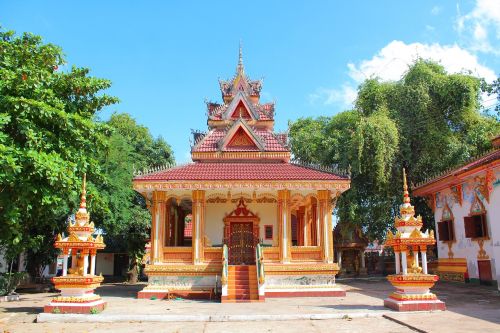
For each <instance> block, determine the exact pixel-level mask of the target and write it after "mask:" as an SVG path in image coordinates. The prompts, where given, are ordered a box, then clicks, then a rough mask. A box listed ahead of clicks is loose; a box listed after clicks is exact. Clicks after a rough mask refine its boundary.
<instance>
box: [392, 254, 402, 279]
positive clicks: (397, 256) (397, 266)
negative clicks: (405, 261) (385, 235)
mask: <svg viewBox="0 0 500 333" xmlns="http://www.w3.org/2000/svg"><path fill="white" fill-rule="evenodd" d="M394 257H395V258H396V274H399V273H400V272H401V265H400V262H399V252H394Z"/></svg>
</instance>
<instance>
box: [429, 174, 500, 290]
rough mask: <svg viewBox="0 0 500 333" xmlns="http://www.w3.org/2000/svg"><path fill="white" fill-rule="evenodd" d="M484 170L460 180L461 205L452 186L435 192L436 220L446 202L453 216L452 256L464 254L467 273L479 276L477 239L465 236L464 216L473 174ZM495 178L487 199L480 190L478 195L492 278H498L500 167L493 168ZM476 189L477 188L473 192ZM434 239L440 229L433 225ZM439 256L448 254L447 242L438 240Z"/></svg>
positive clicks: (499, 271) (442, 256)
mask: <svg viewBox="0 0 500 333" xmlns="http://www.w3.org/2000/svg"><path fill="white" fill-rule="evenodd" d="M485 174H486V172H485V171H483V172H481V173H478V174H474V175H472V176H471V177H470V178H467V179H466V180H465V181H464V183H462V205H460V204H459V203H458V202H457V200H455V198H454V197H453V196H452V195H451V190H450V189H449V188H448V189H445V190H442V191H440V192H438V194H436V210H435V214H434V217H435V220H436V223H437V222H439V221H441V220H442V215H443V208H444V206H445V203H447V204H448V206H449V207H450V209H451V211H452V214H453V218H454V232H455V240H456V241H455V242H454V243H453V246H452V251H453V254H454V258H466V259H467V268H468V271H469V277H470V278H474V279H477V278H479V271H478V267H477V254H478V252H479V245H478V242H477V241H473V240H472V239H470V238H466V237H465V227H464V216H469V215H470V209H471V205H472V202H473V200H474V191H475V190H474V178H475V177H476V176H481V177H484V176H485ZM493 175H494V180H493V184H492V192H491V193H490V200H489V202H487V201H486V199H485V198H483V197H482V196H481V195H480V194H479V195H478V196H479V198H480V200H481V202H482V203H483V205H484V207H485V209H486V213H487V215H486V219H487V226H488V236H489V237H490V240H485V241H484V246H483V249H484V250H485V251H486V254H487V255H488V256H489V257H490V259H491V268H492V275H493V279H496V280H497V281H500V167H499V168H496V169H494V170H493ZM476 193H477V192H476ZM436 239H439V231H438V228H437V225H436ZM437 246H438V255H439V258H448V245H447V244H446V243H443V242H441V241H439V240H438V243H437Z"/></svg>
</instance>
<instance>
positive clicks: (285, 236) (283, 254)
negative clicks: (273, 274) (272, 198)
mask: <svg viewBox="0 0 500 333" xmlns="http://www.w3.org/2000/svg"><path fill="white" fill-rule="evenodd" d="M278 226H279V228H278V229H279V236H280V238H279V240H280V241H279V247H280V260H281V262H282V263H288V262H290V259H291V257H292V256H291V253H290V244H291V242H292V241H291V239H292V214H291V211H290V191H289V190H279V191H278Z"/></svg>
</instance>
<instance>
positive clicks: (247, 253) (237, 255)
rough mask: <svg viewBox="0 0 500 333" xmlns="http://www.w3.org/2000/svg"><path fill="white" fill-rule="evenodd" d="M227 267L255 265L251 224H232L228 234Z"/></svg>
mask: <svg viewBox="0 0 500 333" xmlns="http://www.w3.org/2000/svg"><path fill="white" fill-rule="evenodd" d="M228 250H229V265H253V264H255V237H254V234H253V223H251V222H233V223H231V231H230V234H229V244H228Z"/></svg>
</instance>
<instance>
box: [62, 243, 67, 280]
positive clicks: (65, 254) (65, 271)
mask: <svg viewBox="0 0 500 333" xmlns="http://www.w3.org/2000/svg"><path fill="white" fill-rule="evenodd" d="M66 275H68V249H64V250H63V271H62V276H66Z"/></svg>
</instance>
